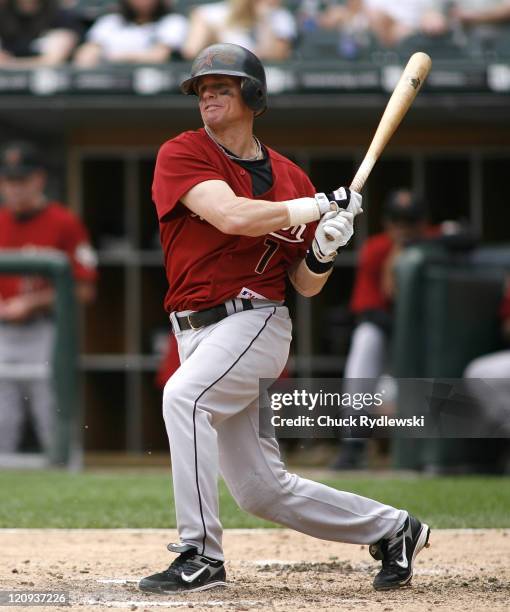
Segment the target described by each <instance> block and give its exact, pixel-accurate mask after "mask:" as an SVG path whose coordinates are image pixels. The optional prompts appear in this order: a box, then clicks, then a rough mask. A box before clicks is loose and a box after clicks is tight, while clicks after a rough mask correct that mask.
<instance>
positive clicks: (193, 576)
mask: <svg viewBox="0 0 510 612" xmlns="http://www.w3.org/2000/svg"><path fill="white" fill-rule="evenodd" d="M168 550H170V551H171V552H177V553H180V554H179V556H178V557H177V559H175V561H174V562H173V563H172V564H171V565H170V567H169V568H168V569H166V570H164V571H163V572H160V573H159V574H153V575H152V576H147V578H142V580H140V583H139V585H138V587H139V588H140V589H141V590H142V591H149V592H151V593H176V592H179V591H181V592H184V591H185V592H187V593H194V592H197V591H207V590H208V589H214V588H215V587H225V586H227V583H226V575H225V567H224V565H223V561H215V560H214V559H209V558H207V557H203V556H202V555H199V554H197V549H196V547H195V546H190V545H189V544H169V545H168Z"/></svg>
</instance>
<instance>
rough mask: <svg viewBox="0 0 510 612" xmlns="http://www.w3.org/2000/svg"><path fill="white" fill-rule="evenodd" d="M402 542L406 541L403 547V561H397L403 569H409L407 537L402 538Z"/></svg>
mask: <svg viewBox="0 0 510 612" xmlns="http://www.w3.org/2000/svg"><path fill="white" fill-rule="evenodd" d="M402 540H403V541H404V543H403V545H402V559H397V560H396V564H397V565H398V566H400V567H401V568H402V569H407V566H408V565H409V563H408V562H407V555H406V537H405V535H404V537H403V538H402Z"/></svg>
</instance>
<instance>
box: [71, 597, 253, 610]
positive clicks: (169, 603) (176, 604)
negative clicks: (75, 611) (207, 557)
mask: <svg viewBox="0 0 510 612" xmlns="http://www.w3.org/2000/svg"><path fill="white" fill-rule="evenodd" d="M79 603H81V604H85V605H87V606H105V607H107V608H127V607H130V606H136V607H140V606H148V607H150V608H156V607H167V608H185V607H186V608H187V607H189V606H193V607H195V606H200V604H201V603H203V605H204V606H207V607H208V608H212V607H217V608H219V607H224V606H231V605H235V606H236V607H237V606H262V605H264V602H263V601H256V600H254V599H234V600H231V601H221V600H220V601H210V600H207V601H204V602H200V601H197V600H196V599H195V600H192V599H190V600H182V601H179V600H174V599H169V600H154V599H132V600H127V601H109V600H105V599H84V600H82V601H80V602H79Z"/></svg>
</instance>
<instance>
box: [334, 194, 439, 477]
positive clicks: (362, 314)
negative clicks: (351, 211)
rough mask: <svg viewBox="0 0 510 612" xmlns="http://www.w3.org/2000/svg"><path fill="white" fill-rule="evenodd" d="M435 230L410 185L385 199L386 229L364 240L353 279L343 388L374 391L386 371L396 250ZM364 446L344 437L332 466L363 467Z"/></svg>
mask: <svg viewBox="0 0 510 612" xmlns="http://www.w3.org/2000/svg"><path fill="white" fill-rule="evenodd" d="M439 234H440V228H439V227H437V226H431V225H429V224H428V223H427V220H426V210H425V204H424V202H422V201H421V200H419V199H418V198H416V197H415V196H414V195H413V193H412V192H411V191H409V190H408V189H398V190H395V191H393V192H392V193H390V194H389V196H388V198H387V200H386V202H385V205H384V231H383V232H381V233H379V234H376V235H375V236H371V237H370V238H368V240H367V241H366V242H365V244H364V245H363V248H362V250H361V255H360V259H359V264H358V270H357V273H356V279H355V282H354V289H353V292H352V297H351V303H350V307H351V311H352V313H353V314H354V315H355V316H356V327H355V329H354V332H353V336H352V340H351V347H350V350H349V354H348V355H347V360H346V364H345V370H344V378H345V379H346V384H345V385H344V390H345V392H346V393H357V392H363V393H373V392H374V391H375V385H376V384H377V380H378V379H379V377H380V376H381V375H382V374H383V372H384V368H385V365H386V358H387V352H388V339H389V337H390V333H391V327H392V309H393V301H394V298H395V275H394V265H395V262H396V261H397V258H398V256H399V254H400V253H401V252H402V250H403V249H404V248H406V246H407V245H410V244H415V243H416V242H418V241H422V240H425V239H430V238H435V237H437V236H438V235H439ZM357 379H360V380H359V382H357ZM351 434H355V432H354V431H351ZM360 434H361V435H362V432H360ZM366 450H367V445H366V440H365V439H362V438H356V437H350V438H346V439H345V440H344V441H343V442H342V449H341V451H340V454H339V455H338V457H337V459H336V461H335V463H334V464H333V465H332V468H334V469H340V470H345V469H358V468H363V467H366Z"/></svg>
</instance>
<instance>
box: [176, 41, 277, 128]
mask: <svg viewBox="0 0 510 612" xmlns="http://www.w3.org/2000/svg"><path fill="white" fill-rule="evenodd" d="M208 74H224V75H227V76H234V77H241V79H242V81H241V95H242V97H243V100H244V102H245V104H246V106H248V108H251V110H252V111H254V112H255V115H256V116H258V115H261V114H262V113H263V112H264V111H265V110H266V108H267V86H266V73H265V72H264V66H262V63H261V61H260V60H259V58H258V57H257V56H256V55H255V54H254V53H252V52H251V51H248V49H245V48H244V47H241V46H240V45H232V44H230V43H221V44H217V45H211V46H210V47H206V48H205V49H204V50H203V51H201V52H200V53H199V54H198V55H197V57H196V58H195V60H194V61H193V64H192V66H191V77H190V78H189V79H186V80H185V81H183V82H182V83H181V91H182V92H183V93H185V94H186V95H192V94H195V95H196V93H197V92H196V87H195V85H196V81H197V79H199V78H200V77H202V76H205V75H208Z"/></svg>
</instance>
